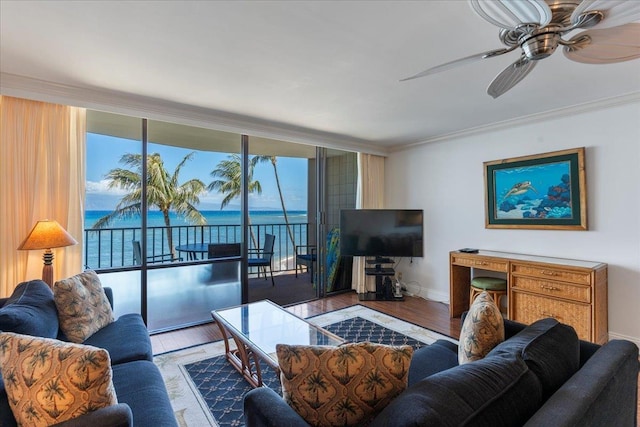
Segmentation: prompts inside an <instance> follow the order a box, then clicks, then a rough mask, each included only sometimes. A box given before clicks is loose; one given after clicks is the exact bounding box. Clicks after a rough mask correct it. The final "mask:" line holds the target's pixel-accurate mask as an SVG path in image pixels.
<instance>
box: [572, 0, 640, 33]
mask: <svg viewBox="0 0 640 427" xmlns="http://www.w3.org/2000/svg"><path fill="white" fill-rule="evenodd" d="M593 10H597V11H600V12H602V13H604V19H602V21H600V22H599V23H598V24H596V25H594V26H593V27H592V28H598V29H603V28H611V27H617V26H620V25H624V24H628V23H629V22H633V21H637V20H639V19H640V1H635V0H634V1H622V0H582V3H580V4H579V5H578V7H576V8H575V10H574V11H573V13H572V14H571V22H572V23H573V24H575V23H576V22H578V21H579V17H580V15H581V14H582V13H584V12H588V11H593Z"/></svg>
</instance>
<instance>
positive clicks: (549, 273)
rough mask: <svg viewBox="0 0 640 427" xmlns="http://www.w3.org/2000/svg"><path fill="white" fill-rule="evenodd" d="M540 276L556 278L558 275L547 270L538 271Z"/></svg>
mask: <svg viewBox="0 0 640 427" xmlns="http://www.w3.org/2000/svg"><path fill="white" fill-rule="evenodd" d="M540 274H544V275H545V276H557V275H558V273H557V272H555V271H549V270H542V271H540Z"/></svg>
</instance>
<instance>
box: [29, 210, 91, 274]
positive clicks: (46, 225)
mask: <svg viewBox="0 0 640 427" xmlns="http://www.w3.org/2000/svg"><path fill="white" fill-rule="evenodd" d="M77 243H78V242H77V241H76V239H74V238H73V237H71V235H70V234H69V233H67V230H65V229H64V228H62V226H61V225H60V224H58V222H57V221H55V220H48V219H44V220H41V221H38V222H37V223H36V225H35V226H34V227H33V229H32V230H31V233H29V235H28V236H27V238H26V239H24V242H22V244H21V245H20V246H19V247H18V250H30V249H44V250H45V251H44V255H43V256H42V259H43V261H44V267H42V280H43V281H45V282H46V283H47V284H48V285H49V286H50V287H53V265H52V264H53V252H51V248H61V247H64V246H71V245H75V244H77Z"/></svg>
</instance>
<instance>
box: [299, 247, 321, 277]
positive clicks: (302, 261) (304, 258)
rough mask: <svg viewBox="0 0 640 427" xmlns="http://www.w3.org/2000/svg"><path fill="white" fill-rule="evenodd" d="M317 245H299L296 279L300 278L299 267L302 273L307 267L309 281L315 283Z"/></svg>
mask: <svg viewBox="0 0 640 427" xmlns="http://www.w3.org/2000/svg"><path fill="white" fill-rule="evenodd" d="M317 250H318V248H317V247H316V245H297V246H296V277H298V266H300V272H302V267H306V268H307V270H308V271H309V281H310V282H311V283H313V265H314V264H315V263H316V261H317V260H318V258H317Z"/></svg>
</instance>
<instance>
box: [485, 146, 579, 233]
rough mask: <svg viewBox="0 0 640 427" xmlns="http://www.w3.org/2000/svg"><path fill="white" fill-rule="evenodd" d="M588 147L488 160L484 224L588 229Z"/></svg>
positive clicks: (490, 226) (487, 225)
mask: <svg viewBox="0 0 640 427" xmlns="http://www.w3.org/2000/svg"><path fill="white" fill-rule="evenodd" d="M584 151H585V150H584V147H581V148H574V149H570V150H562V151H554V152H551V153H544V154H536V155H532V156H524V157H515V158H512V159H503V160H494V161H491V162H484V180H485V191H486V209H485V213H486V221H485V227H486V228H533V229H563V230H586V229H587V190H586V178H585V168H584Z"/></svg>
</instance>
